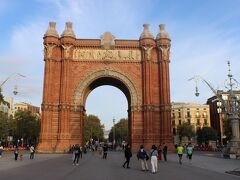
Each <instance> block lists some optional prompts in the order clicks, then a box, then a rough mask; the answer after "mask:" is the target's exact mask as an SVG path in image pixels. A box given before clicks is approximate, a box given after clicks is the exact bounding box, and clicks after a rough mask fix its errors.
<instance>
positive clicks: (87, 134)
mask: <svg viewBox="0 0 240 180" xmlns="http://www.w3.org/2000/svg"><path fill="white" fill-rule="evenodd" d="M103 129H104V125H102V124H101V121H100V119H99V118H98V117H97V116H95V115H91V114H90V115H88V116H86V117H85V121H84V138H85V141H86V142H87V141H89V140H90V139H93V140H95V141H97V140H100V141H102V140H103Z"/></svg>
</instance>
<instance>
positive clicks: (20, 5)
mask: <svg viewBox="0 0 240 180" xmlns="http://www.w3.org/2000/svg"><path fill="white" fill-rule="evenodd" d="M239 7H240V1H239V0H231V1H229V0H195V1H193V0H181V1H180V0H175V1H174V0H172V1H171V0H167V1H163V0H131V1H129V0H122V1H116V0H91V1H88V0H85V1H83V0H78V1H77V0H69V1H67V0H31V1H27V0H21V1H19V0H1V1H0V40H1V43H0V82H2V81H3V80H4V79H6V78H7V77H8V76H9V75H11V74H13V73H16V72H17V73H21V74H24V75H26V78H12V79H10V80H9V81H8V82H7V83H6V84H5V85H4V87H3V92H4V95H5V96H9V95H11V90H12V89H13V87H14V85H15V84H16V83H17V84H18V89H19V95H18V96H16V97H15V101H25V102H31V103H32V104H35V105H38V106H40V104H41V101H42V84H43V69H44V62H43V46H42V42H43V40H42V37H43V34H44V33H45V31H46V29H47V27H48V23H49V21H55V22H56V23H57V30H58V33H59V34H61V33H62V32H63V30H64V27H65V22H66V21H72V22H73V28H74V31H75V34H76V36H77V37H78V38H99V37H100V35H101V34H103V32H105V31H110V32H112V34H113V35H114V36H115V37H116V38H117V39H138V38H139V36H140V34H141V32H142V25H143V24H144V23H149V24H150V25H151V31H152V32H153V34H154V35H155V36H156V34H157V32H158V25H159V24H161V23H164V24H166V25H167V27H166V28H167V31H168V32H169V33H170V36H171V38H172V47H171V64H170V72H171V99H172V101H175V102H195V103H205V102H206V100H207V98H208V97H210V96H212V95H213V94H212V92H211V91H210V90H209V88H208V87H206V85H205V84H199V89H200V93H201V94H200V97H195V96H194V88H195V85H194V82H189V81H187V80H188V79H189V78H191V77H192V76H194V75H200V76H202V77H203V78H205V79H206V80H208V81H209V82H211V84H212V85H213V86H214V87H215V88H222V89H223V88H224V81H225V79H226V75H227V60H230V61H231V63H232V72H233V74H234V76H235V78H236V79H237V80H239V81H240V71H239V67H240V23H239V22H240V20H239V19H240V11H239ZM87 113H94V114H96V115H98V116H99V117H100V118H101V120H102V123H104V124H105V126H106V127H107V128H110V126H111V124H112V118H113V117H115V118H116V119H117V120H118V119H120V118H121V117H127V100H126V98H125V96H124V95H123V94H122V92H121V91H120V90H118V89H116V88H113V87H107V86H104V87H100V88H97V89H96V90H94V91H93V92H92V93H91V94H90V95H89V97H88V99H87Z"/></svg>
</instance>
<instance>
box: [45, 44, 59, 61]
mask: <svg viewBox="0 0 240 180" xmlns="http://www.w3.org/2000/svg"><path fill="white" fill-rule="evenodd" d="M56 46H57V45H55V44H46V45H44V57H45V58H51V56H52V51H53V48H55V47H56Z"/></svg>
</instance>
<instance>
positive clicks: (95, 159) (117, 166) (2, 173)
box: [0, 152, 240, 180]
mask: <svg viewBox="0 0 240 180" xmlns="http://www.w3.org/2000/svg"><path fill="white" fill-rule="evenodd" d="M28 155H29V154H28ZM27 157H28V158H26V159H25V158H24V159H23V161H17V162H15V161H14V160H13V155H12V156H5V157H3V158H2V159H0V179H1V180H2V179H3V180H4V179H8V180H14V179H18V180H26V179H32V177H34V180H53V179H57V180H71V179H81V180H92V179H94V180H125V179H131V180H135V179H136V180H147V179H153V180H157V179H158V180H159V179H162V180H167V179H171V180H188V179H194V180H202V179H211V180H237V179H239V177H238V176H234V175H230V174H226V173H225V171H228V170H231V169H233V168H236V167H239V166H240V161H239V160H231V159H221V158H215V157H208V156H204V155H202V154H201V155H198V154H194V156H193V160H192V164H189V163H188V161H187V159H186V156H184V158H183V164H182V165H180V164H179V163H178V158H177V155H176V154H169V155H168V161H167V162H163V161H161V162H160V163H159V167H158V172H157V173H156V174H152V173H151V172H150V171H148V172H142V171H141V167H140V162H139V161H138V160H137V157H136V155H135V154H134V155H133V157H132V158H131V162H130V169H125V168H123V167H122V164H123V162H124V160H125V159H124V154H123V153H122V152H109V153H108V157H107V159H106V160H105V159H102V156H99V155H98V153H88V154H87V155H85V154H84V155H83V159H80V161H79V166H73V165H72V155H71V154H36V156H35V159H33V160H30V159H29V156H27ZM148 163H149V167H150V162H149V161H148Z"/></svg>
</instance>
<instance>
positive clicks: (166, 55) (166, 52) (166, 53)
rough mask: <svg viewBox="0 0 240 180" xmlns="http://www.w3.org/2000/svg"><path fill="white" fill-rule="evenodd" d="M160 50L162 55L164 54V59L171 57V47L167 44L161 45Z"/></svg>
mask: <svg viewBox="0 0 240 180" xmlns="http://www.w3.org/2000/svg"><path fill="white" fill-rule="evenodd" d="M159 50H160V51H161V55H162V58H161V59H162V60H168V59H169V50H170V47H169V46H166V47H161V46H159Z"/></svg>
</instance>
